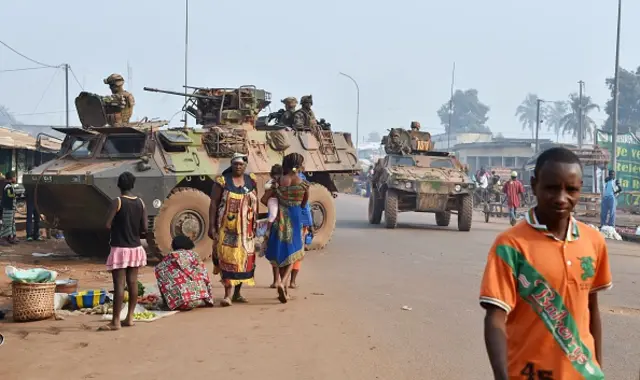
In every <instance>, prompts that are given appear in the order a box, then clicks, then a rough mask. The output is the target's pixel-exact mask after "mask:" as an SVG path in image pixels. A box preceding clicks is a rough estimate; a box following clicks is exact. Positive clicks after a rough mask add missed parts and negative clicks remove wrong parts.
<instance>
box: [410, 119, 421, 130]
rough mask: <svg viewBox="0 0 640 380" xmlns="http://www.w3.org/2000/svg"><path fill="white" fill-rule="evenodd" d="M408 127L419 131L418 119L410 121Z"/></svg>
mask: <svg viewBox="0 0 640 380" xmlns="http://www.w3.org/2000/svg"><path fill="white" fill-rule="evenodd" d="M410 127H411V129H413V130H416V131H419V130H420V122H419V121H412V122H411V126H410Z"/></svg>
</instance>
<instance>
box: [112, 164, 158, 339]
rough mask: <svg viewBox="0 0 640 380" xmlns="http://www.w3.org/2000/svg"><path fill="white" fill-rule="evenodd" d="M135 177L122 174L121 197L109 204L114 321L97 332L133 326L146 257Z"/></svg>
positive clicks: (141, 206) (143, 211)
mask: <svg viewBox="0 0 640 380" xmlns="http://www.w3.org/2000/svg"><path fill="white" fill-rule="evenodd" d="M135 182H136V177H134V175H133V174H131V173H129V172H124V173H122V174H120V176H119V177H118V188H120V193H121V196H119V197H117V198H116V199H114V200H113V202H111V207H110V208H109V214H108V215H107V228H108V229H109V230H110V231H111V240H110V242H109V244H110V245H111V252H110V253H109V258H108V259H107V270H109V271H111V275H112V276H113V290H114V297H113V298H114V300H113V319H112V320H111V323H110V324H108V325H105V326H102V327H100V330H103V331H109V330H118V329H120V326H121V325H122V326H133V313H134V310H135V308H136V303H137V302H136V300H137V299H138V268H140V267H143V266H145V265H147V253H146V252H145V250H144V248H142V243H141V242H140V237H141V236H142V235H144V234H146V231H147V210H146V209H145V206H144V202H142V199H140V198H138V197H136V196H135V195H133V194H132V193H131V190H133V185H134V184H135ZM125 280H126V283H127V288H128V290H129V310H128V313H127V317H126V319H125V320H124V321H122V323H121V322H120V311H121V310H122V304H123V301H124V284H125Z"/></svg>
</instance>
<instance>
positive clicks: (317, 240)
mask: <svg viewBox="0 0 640 380" xmlns="http://www.w3.org/2000/svg"><path fill="white" fill-rule="evenodd" d="M308 204H309V206H310V207H311V219H312V220H313V240H312V241H311V244H309V245H308V246H307V247H306V248H307V251H317V250H320V249H323V248H324V247H326V246H327V244H329V242H330V241H331V238H332V237H333V231H335V229H336V204H335V202H334V200H333V197H332V196H331V192H329V190H328V189H327V188H326V187H324V186H322V185H321V184H319V183H312V184H311V186H309V200H308Z"/></svg>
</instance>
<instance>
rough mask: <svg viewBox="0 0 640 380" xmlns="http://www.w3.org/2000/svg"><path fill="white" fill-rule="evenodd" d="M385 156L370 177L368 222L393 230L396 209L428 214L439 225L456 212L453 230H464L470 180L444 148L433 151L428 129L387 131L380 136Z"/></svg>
mask: <svg viewBox="0 0 640 380" xmlns="http://www.w3.org/2000/svg"><path fill="white" fill-rule="evenodd" d="M382 144H383V145H384V148H385V152H386V153H387V155H386V156H385V157H384V158H381V159H380V160H378V162H377V163H376V165H375V167H374V173H373V175H372V176H371V189H372V191H371V197H370V198H369V223H371V224H380V222H381V221H382V213H383V211H384V220H385V224H386V227H387V228H396V226H397V224H398V213H400V212H405V211H415V212H432V213H435V214H436V223H437V224H438V226H448V225H449V222H450V220H451V214H457V215H458V230H460V231H469V230H470V229H471V220H472V213H473V198H472V194H473V190H474V184H473V183H472V181H471V179H470V178H469V176H468V175H467V174H466V173H465V172H464V170H463V166H462V165H461V164H460V162H459V161H458V160H457V159H456V158H455V157H453V156H452V155H451V154H450V153H447V152H435V151H433V142H432V141H431V135H430V134H429V132H420V131H415V130H413V131H407V130H404V129H402V128H394V129H391V130H390V132H389V135H388V136H385V137H383V138H382Z"/></svg>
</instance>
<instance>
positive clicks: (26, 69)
mask: <svg viewBox="0 0 640 380" xmlns="http://www.w3.org/2000/svg"><path fill="white" fill-rule="evenodd" d="M50 68H51V67H42V66H41V67H24V68H20V69H6V70H0V73H11V72H15V71H28V70H42V69H50ZM56 69H57V67H56Z"/></svg>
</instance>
